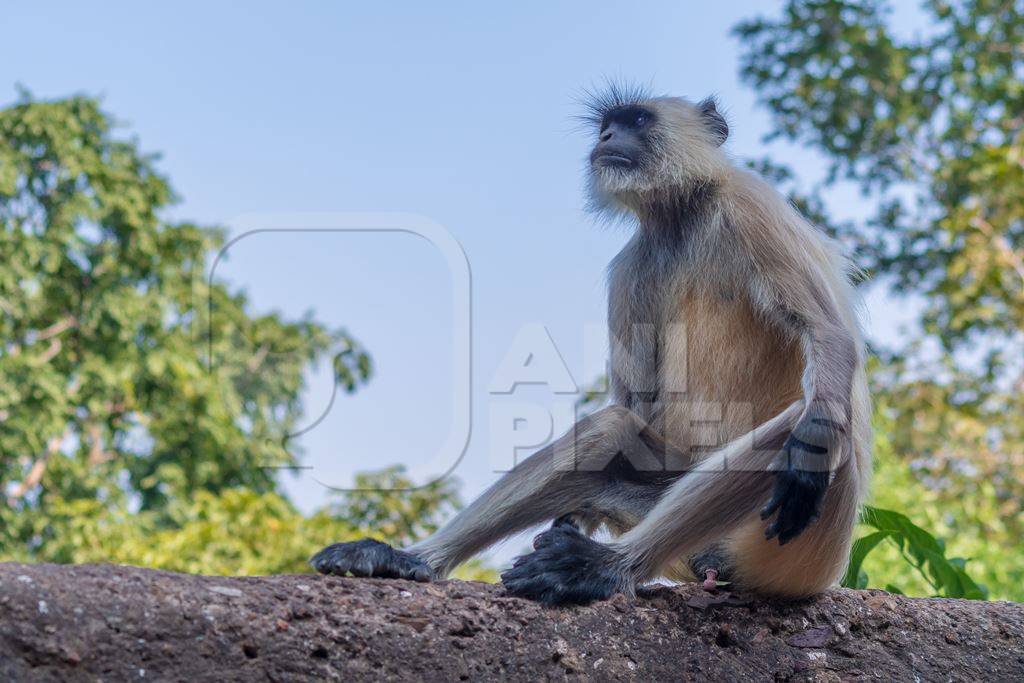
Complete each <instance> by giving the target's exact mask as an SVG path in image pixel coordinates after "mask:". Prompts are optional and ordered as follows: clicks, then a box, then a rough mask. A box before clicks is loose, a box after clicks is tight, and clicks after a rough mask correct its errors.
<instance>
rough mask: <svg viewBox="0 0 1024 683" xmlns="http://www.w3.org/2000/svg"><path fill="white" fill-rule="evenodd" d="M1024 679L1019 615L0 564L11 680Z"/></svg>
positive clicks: (903, 601) (0, 639) (688, 591)
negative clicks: (521, 593) (541, 595)
mask: <svg viewBox="0 0 1024 683" xmlns="http://www.w3.org/2000/svg"><path fill="white" fill-rule="evenodd" d="M575 678H592V679H597V680H638V681H649V680H703V679H714V680H730V681H747V680H751V681H753V680H756V681H763V680H772V679H791V680H823V681H824V680H828V681H839V680H843V681H846V680H860V679H865V680H866V679H871V680H886V681H890V680H974V681H1003V680H1006V681H1009V680H1024V606H1022V605H1017V604H1012V603H1005V602H971V601H964V600H939V599H910V598H903V597H899V596H894V595H889V594H888V593H883V592H881V591H851V590H834V591H830V592H828V593H826V594H825V595H822V596H820V597H819V598H817V599H815V600H811V601H805V602H800V603H781V602H772V601H765V600H761V599H754V598H750V597H747V596H742V595H731V596H730V595H716V596H712V595H709V594H706V593H704V591H703V590H702V589H701V588H700V587H699V586H697V585H686V586H679V587H675V588H654V589H650V590H644V591H642V592H641V594H640V595H639V596H638V597H637V598H635V599H627V598H625V597H622V596H618V597H616V598H615V599H613V600H610V601H608V602H602V603H597V604H594V605H591V606H588V607H580V608H572V609H545V608H542V607H540V606H538V605H536V604H533V603H530V602H526V601H524V600H519V599H515V598H509V597H504V596H503V593H502V589H501V587H500V586H491V585H487V584H482V583H464V582H460V581H445V582H441V583H436V584H418V583H410V582H406V581H378V580H368V579H341V578H334V577H320V576H312V575H303V576H272V577H258V578H226V577H211V576H190V575H183V574H173V573H169V572H161V571H153V570H146V569H138V568H134V567H120V566H103V565H85V566H57V565H23V564H0V680H4V681H36V680H41V681H49V680H53V681H77V680H82V681H87V680H88V681H93V680H109V681H120V680H158V681H165V680H170V681H177V680H180V681H190V682H196V681H234V680H244V681H262V680H267V681H294V680H339V681H361V680H381V679H390V680H395V679H399V680H405V679H409V680H423V679H426V680H445V681H455V680H473V681H479V680H530V681H536V680H563V679H575Z"/></svg>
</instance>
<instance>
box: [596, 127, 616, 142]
mask: <svg viewBox="0 0 1024 683" xmlns="http://www.w3.org/2000/svg"><path fill="white" fill-rule="evenodd" d="M613 135H615V133H613V132H612V129H611V128H609V129H607V130H605V132H603V133H601V137H600V140H601V142H608V141H609V140H611V139H612V136H613Z"/></svg>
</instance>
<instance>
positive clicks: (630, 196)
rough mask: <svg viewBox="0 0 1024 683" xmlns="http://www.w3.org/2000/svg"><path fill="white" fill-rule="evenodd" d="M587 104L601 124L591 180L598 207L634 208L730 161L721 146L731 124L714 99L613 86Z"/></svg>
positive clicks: (702, 177) (596, 122)
mask: <svg viewBox="0 0 1024 683" xmlns="http://www.w3.org/2000/svg"><path fill="white" fill-rule="evenodd" d="M588 106H589V108H590V115H589V116H587V117H586V119H587V120H588V121H589V122H591V123H592V124H593V125H594V126H595V128H596V129H597V141H596V143H595V144H594V148H593V150H592V151H591V153H590V160H589V161H590V164H589V165H590V169H589V181H590V189H591V198H592V203H593V206H594V207H595V208H597V209H599V210H612V211H613V212H615V211H618V210H622V209H626V210H633V211H635V210H637V209H638V208H639V207H638V202H646V201H649V200H651V199H653V198H655V196H656V195H657V194H658V191H660V190H664V191H668V192H672V191H674V190H677V189H679V188H682V187H685V186H688V185H692V184H693V183H695V182H701V181H703V180H706V179H708V178H710V177H713V176H714V175H715V174H716V173H719V172H720V171H721V169H723V168H725V167H726V166H727V161H726V159H725V157H724V156H723V155H722V153H721V151H720V150H719V147H720V145H721V144H722V143H723V142H724V141H725V138H726V137H727V136H728V131H729V129H728V126H727V125H726V123H725V119H724V118H722V116H721V114H719V113H718V111H717V109H716V107H715V103H714V100H711V99H707V100H704V101H703V102H701V103H699V104H696V105H695V104H692V103H691V102H689V101H687V100H684V99H682V98H678V97H658V98H651V97H648V96H646V95H644V94H642V93H640V92H637V91H630V92H623V91H622V90H621V89H618V90H616V89H614V88H613V89H612V91H611V92H610V93H608V94H604V95H600V96H596V97H594V98H593V99H592V101H591V102H589V103H588ZM652 194H653V195H654V196H652Z"/></svg>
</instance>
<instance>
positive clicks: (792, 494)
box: [761, 430, 829, 545]
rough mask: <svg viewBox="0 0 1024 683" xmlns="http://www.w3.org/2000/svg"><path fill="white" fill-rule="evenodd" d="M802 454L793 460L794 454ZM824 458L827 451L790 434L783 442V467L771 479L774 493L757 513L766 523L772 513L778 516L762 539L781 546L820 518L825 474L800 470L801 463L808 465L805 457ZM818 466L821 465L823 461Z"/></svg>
mask: <svg viewBox="0 0 1024 683" xmlns="http://www.w3.org/2000/svg"><path fill="white" fill-rule="evenodd" d="M795 450H801V451H804V453H803V454H801V456H803V457H799V456H795V454H794V451H795ZM808 452H809V453H810V454H811V455H813V456H818V457H820V458H824V457H825V456H826V455H827V453H828V451H827V450H826V449H825V448H823V447H820V446H813V445H811V444H809V443H806V442H804V441H801V440H800V438H799V437H798V436H796V430H794V434H793V435H790V437H789V438H788V439H787V440H786V443H785V445H784V446H783V455H785V456H786V463H787V467H786V469H784V470H781V471H780V472H778V474H776V475H775V491H774V493H773V494H772V499H771V500H770V501H768V504H767V505H765V506H764V507H763V508H762V509H761V519H768V518H769V517H771V516H772V514H774V513H775V512H776V511H778V513H779V514H778V516H777V517H776V518H775V521H774V522H772V523H771V524H769V525H768V528H767V529H765V531H764V537H765V538H766V539H769V540H771V539H772V538H775V537H776V536H778V537H779V545H785V544H787V543H789V542H790V541H791V540H793V539H794V538H796V537H797V536H799V535H800V534H801V533H803V531H804V530H805V529H806V528H807V527H809V526H810V525H812V524H814V523H815V522H816V521H817V520H818V515H820V514H821V504H822V501H823V500H824V499H825V491H826V490H827V489H828V483H829V472H828V470H827V469H823V471H812V470H808V469H804V468H801V467H800V463H801V460H802V461H803V462H805V463H807V462H808V460H807V458H806V454H807V453H808ZM820 462H822V463H824V462H825V461H824V460H821V461H820Z"/></svg>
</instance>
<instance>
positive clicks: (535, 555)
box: [501, 524, 632, 605]
mask: <svg viewBox="0 0 1024 683" xmlns="http://www.w3.org/2000/svg"><path fill="white" fill-rule="evenodd" d="M533 547H534V551H533V552H532V553H530V554H529V555H523V556H521V557H518V558H516V561H515V564H514V565H512V568H511V569H509V570H508V571H506V572H505V573H503V574H502V575H501V582H502V583H503V584H504V586H505V590H507V591H508V592H509V594H510V595H515V596H517V597H520V598H528V599H530V600H536V601H538V602H542V603H544V604H545V605H565V604H576V605H586V604H587V603H589V602H593V601H594V600H606V599H607V598H610V597H611V596H612V595H614V594H615V593H621V592H623V591H626V590H628V589H629V588H630V587H631V586H632V582H631V581H630V579H629V578H628V577H627V576H626V575H625V574H624V573H623V572H622V570H621V569H619V568H618V567H617V566H616V559H617V557H616V555H615V552H614V551H613V550H612V549H611V548H609V547H608V546H606V545H604V544H603V543H598V542H597V541H594V540H591V539H589V538H587V537H586V536H584V535H583V534H581V533H580V532H579V531H578V530H577V529H576V528H575V527H574V526H572V525H571V524H561V525H558V526H555V527H552V528H551V529H548V530H547V531H545V532H544V533H542V534H540V535H539V536H537V537H536V538H535V539H534V540H533Z"/></svg>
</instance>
